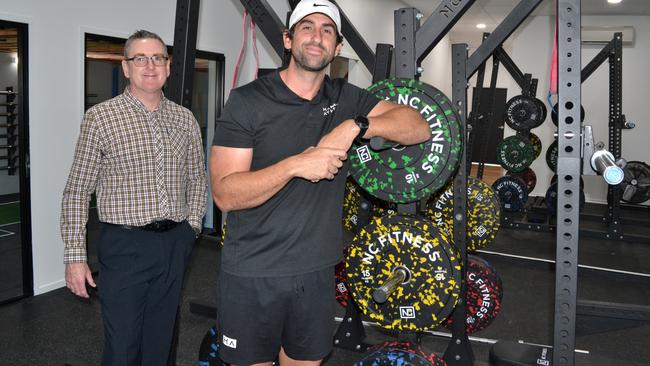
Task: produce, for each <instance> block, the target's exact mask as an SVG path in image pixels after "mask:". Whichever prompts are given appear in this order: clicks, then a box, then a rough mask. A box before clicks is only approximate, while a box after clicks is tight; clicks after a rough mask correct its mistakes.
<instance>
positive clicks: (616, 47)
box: [606, 33, 625, 237]
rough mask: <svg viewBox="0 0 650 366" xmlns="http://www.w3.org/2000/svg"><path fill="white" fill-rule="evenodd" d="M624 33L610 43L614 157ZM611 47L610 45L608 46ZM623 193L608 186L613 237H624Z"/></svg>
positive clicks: (618, 129) (620, 122) (618, 135)
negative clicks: (622, 221)
mask: <svg viewBox="0 0 650 366" xmlns="http://www.w3.org/2000/svg"><path fill="white" fill-rule="evenodd" d="M622 38H623V35H622V34H621V33H616V35H615V36H614V39H613V40H612V41H611V42H610V43H609V44H610V45H611V46H612V47H611V52H609V126H608V127H609V151H610V152H611V153H612V154H613V155H614V159H619V158H620V157H621V149H622V145H623V134H622V128H623V124H624V119H625V118H624V116H623V85H622V84H623V39H622ZM606 48H609V47H606ZM621 195H622V191H621V189H620V188H619V187H614V186H611V185H608V186H607V203H608V205H607V224H608V232H609V235H610V236H612V237H622V235H623V233H622V224H621V206H620V203H621Z"/></svg>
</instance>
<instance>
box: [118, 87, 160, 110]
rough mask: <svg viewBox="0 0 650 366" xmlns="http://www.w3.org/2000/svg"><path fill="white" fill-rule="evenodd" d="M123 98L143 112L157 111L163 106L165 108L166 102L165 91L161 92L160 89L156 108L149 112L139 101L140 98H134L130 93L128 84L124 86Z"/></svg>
mask: <svg viewBox="0 0 650 366" xmlns="http://www.w3.org/2000/svg"><path fill="white" fill-rule="evenodd" d="M124 98H125V99H126V100H127V101H128V102H129V103H131V104H132V105H134V106H135V107H137V108H139V109H141V110H142V111H143V112H146V113H156V112H159V111H160V110H162V109H164V108H165V105H166V104H167V98H165V93H163V92H162V91H160V103H158V108H156V109H155V110H153V111H151V112H149V110H148V109H147V107H145V105H144V103H142V102H141V101H140V99H138V98H136V97H135V96H134V95H133V94H131V90H129V86H127V87H126V88H124Z"/></svg>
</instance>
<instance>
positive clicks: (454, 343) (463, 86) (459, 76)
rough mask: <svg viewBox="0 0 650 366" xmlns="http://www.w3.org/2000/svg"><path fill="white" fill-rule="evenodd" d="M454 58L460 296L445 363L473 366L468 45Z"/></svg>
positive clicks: (455, 52) (459, 47) (456, 50)
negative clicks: (460, 143) (458, 144)
mask: <svg viewBox="0 0 650 366" xmlns="http://www.w3.org/2000/svg"><path fill="white" fill-rule="evenodd" d="M451 50H452V51H451V54H452V104H453V108H455V109H456V112H457V113H458V117H459V122H460V130H461V133H460V135H461V136H462V139H463V148H462V152H461V159H460V163H459V166H458V171H457V172H456V176H455V177H454V243H455V244H456V247H457V248H458V251H459V254H460V257H461V263H463V265H462V268H461V278H462V279H463V281H462V283H461V292H460V296H459V300H458V304H457V305H456V308H454V312H453V314H452V316H453V319H454V322H453V324H452V338H451V339H450V340H449V344H448V345H447V350H446V351H445V354H444V357H443V358H444V360H445V362H446V363H447V365H450V366H454V365H457V366H471V365H473V364H474V354H473V352H472V345H471V343H470V341H469V338H468V336H467V332H466V330H465V318H466V317H467V304H466V303H465V298H466V291H467V284H466V281H465V280H464V279H465V278H466V277H467V175H468V174H467V173H468V172H467V133H466V132H467V118H466V116H467V80H468V79H469V75H467V73H466V72H467V67H466V62H467V45H466V44H454V45H452V47H451Z"/></svg>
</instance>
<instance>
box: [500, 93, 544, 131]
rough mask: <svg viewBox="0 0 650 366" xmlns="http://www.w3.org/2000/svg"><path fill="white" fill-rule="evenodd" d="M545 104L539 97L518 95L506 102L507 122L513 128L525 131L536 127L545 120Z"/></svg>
mask: <svg viewBox="0 0 650 366" xmlns="http://www.w3.org/2000/svg"><path fill="white" fill-rule="evenodd" d="M542 108H544V104H543V103H540V102H539V100H538V99H535V98H533V97H528V96H524V95H517V96H514V97H512V98H510V100H508V102H507V103H506V107H505V116H506V124H508V126H510V127H511V128H512V129H513V130H516V131H524V130H530V129H532V128H535V127H537V126H539V125H541V124H542V122H544V119H543V117H544V116H543V114H544V111H543V110H542Z"/></svg>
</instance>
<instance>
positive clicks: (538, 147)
mask: <svg viewBox="0 0 650 366" xmlns="http://www.w3.org/2000/svg"><path fill="white" fill-rule="evenodd" d="M528 140H529V141H530V143H531V144H532V145H533V151H535V159H537V158H539V156H540V155H542V140H540V139H539V136H537V135H535V134H534V133H532V132H531V133H529V134H528ZM533 160H534V159H533Z"/></svg>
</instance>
